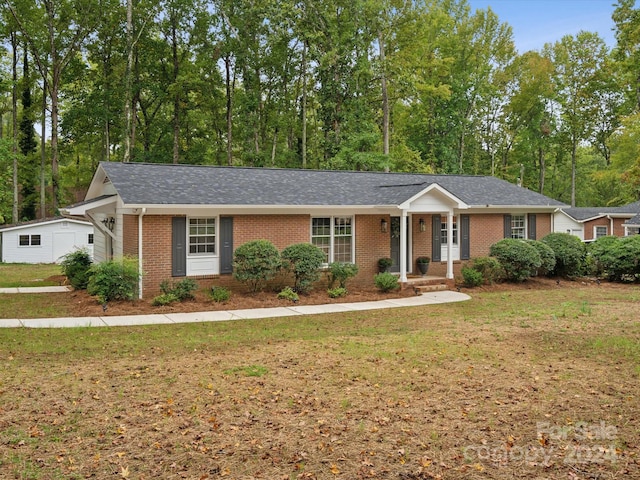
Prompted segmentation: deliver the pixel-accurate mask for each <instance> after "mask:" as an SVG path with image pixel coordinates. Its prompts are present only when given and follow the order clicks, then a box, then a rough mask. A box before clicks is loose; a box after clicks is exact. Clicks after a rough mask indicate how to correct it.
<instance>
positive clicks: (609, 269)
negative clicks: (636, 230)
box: [589, 235, 640, 282]
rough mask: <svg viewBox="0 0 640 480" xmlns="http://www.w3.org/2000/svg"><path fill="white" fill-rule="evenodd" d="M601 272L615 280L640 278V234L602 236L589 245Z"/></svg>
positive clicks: (635, 279)
mask: <svg viewBox="0 0 640 480" xmlns="http://www.w3.org/2000/svg"><path fill="white" fill-rule="evenodd" d="M589 254H590V256H591V257H592V258H593V259H594V264H595V266H596V270H597V272H598V273H599V274H601V275H604V276H606V277H607V278H608V279H609V280H613V281H618V282H620V281H637V280H639V279H640V235H633V236H630V237H624V238H616V237H602V238H599V239H598V240H596V241H595V242H594V243H593V244H592V245H590V246H589Z"/></svg>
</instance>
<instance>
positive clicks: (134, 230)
mask: <svg viewBox="0 0 640 480" xmlns="http://www.w3.org/2000/svg"><path fill="white" fill-rule="evenodd" d="M122 222H123V225H122V226H123V232H124V238H123V239H122V253H123V255H125V256H131V257H137V256H138V216H137V215H123V216H122Z"/></svg>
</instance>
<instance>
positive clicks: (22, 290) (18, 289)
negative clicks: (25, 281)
mask: <svg viewBox="0 0 640 480" xmlns="http://www.w3.org/2000/svg"><path fill="white" fill-rule="evenodd" d="M70 290H71V289H70V288H69V287H67V286H62V287H56V286H52V287H13V288H0V293H63V292H69V291H70Z"/></svg>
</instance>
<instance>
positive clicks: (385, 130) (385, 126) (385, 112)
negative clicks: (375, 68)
mask: <svg viewBox="0 0 640 480" xmlns="http://www.w3.org/2000/svg"><path fill="white" fill-rule="evenodd" d="M378 47H379V49H380V65H381V73H382V78H381V81H380V82H381V88H382V153H383V154H384V155H386V156H388V155H389V92H388V89H387V73H386V65H385V62H386V57H385V52H384V39H383V38H382V31H378ZM384 170H385V172H388V171H389V166H388V165H385V168H384Z"/></svg>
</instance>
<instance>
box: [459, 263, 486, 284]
mask: <svg viewBox="0 0 640 480" xmlns="http://www.w3.org/2000/svg"><path fill="white" fill-rule="evenodd" d="M462 279H463V281H464V284H465V286H467V287H478V286H480V285H482V284H483V283H484V277H483V276H482V273H480V272H479V271H477V270H474V269H473V268H471V267H462Z"/></svg>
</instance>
